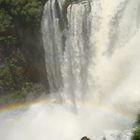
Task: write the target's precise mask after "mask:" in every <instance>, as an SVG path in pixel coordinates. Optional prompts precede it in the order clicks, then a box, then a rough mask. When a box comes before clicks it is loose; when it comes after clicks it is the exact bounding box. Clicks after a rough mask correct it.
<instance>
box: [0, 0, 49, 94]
mask: <svg viewBox="0 0 140 140" xmlns="http://www.w3.org/2000/svg"><path fill="white" fill-rule="evenodd" d="M46 1H47V0H0V7H1V8H0V21H1V22H0V95H3V94H8V93H10V94H12V93H15V94H19V96H20V95H22V93H23V92H24V91H29V90H25V89H27V88H25V87H29V85H33V84H36V83H38V84H41V80H42V79H39V78H38V77H39V76H40V73H41V72H42V71H43V72H42V73H43V74H45V70H43V69H45V68H44V60H43V59H44V58H43V47H42V46H41V41H40V37H41V34H40V25H41V18H42V12H43V7H44V4H45V2H46ZM31 58H32V59H33V60H31ZM34 61H36V63H35V62H34ZM38 67H39V68H40V69H41V70H40V69H39V68H38ZM37 76H38V77H37ZM35 77H37V78H36V79H35ZM40 77H41V76H40ZM42 77H43V76H42ZM27 85H28V86H27ZM32 87H33V86H31V88H28V89H30V91H31V90H32ZM23 89H24V90H23ZM20 93H21V94H20Z"/></svg>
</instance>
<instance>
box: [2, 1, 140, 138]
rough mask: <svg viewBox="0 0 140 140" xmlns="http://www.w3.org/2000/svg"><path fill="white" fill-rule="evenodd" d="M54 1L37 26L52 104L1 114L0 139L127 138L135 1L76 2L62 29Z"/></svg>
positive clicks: (139, 21)
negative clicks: (40, 23) (8, 117)
mask: <svg viewBox="0 0 140 140" xmlns="http://www.w3.org/2000/svg"><path fill="white" fill-rule="evenodd" d="M57 2H58V3H57V8H56V1H55V0H51V1H49V2H48V3H47V4H46V6H45V10H44V16H43V23H42V26H43V28H42V31H43V40H44V47H45V50H46V67H47V71H48V77H49V82H50V87H51V91H52V94H51V97H49V99H48V100H49V103H45V104H44V103H38V104H36V105H33V106H31V107H30V108H29V109H28V111H26V112H24V113H23V114H20V115H18V116H17V118H16V120H15V117H13V118H11V119H7V118H5V119H3V118H2V117H1V119H0V130H1V131H0V138H1V139H2V140H58V139H61V140H80V138H81V137H82V136H85V135H86V136H88V137H90V138H91V140H102V139H103V137H104V136H106V139H107V140H130V137H131V130H132V126H133V124H134V122H135V120H136V116H137V114H138V113H139V111H140V93H139V92H140V74H139V73H140V61H139V59H140V39H139V38H140V14H139V13H140V1H139V0H91V1H90V2H89V1H86V0H85V1H81V2H78V3H77V4H76V3H73V4H72V5H71V6H69V7H68V10H67V18H68V25H67V26H65V29H64V30H63V31H62V30H60V26H59V23H60V22H59V20H62V18H60V17H62V13H61V12H60V13H59V10H58V7H60V11H61V10H62V4H63V1H62V0H61V1H60V0H58V1H57ZM56 9H57V10H56ZM64 38H65V39H64ZM54 92H55V93H54Z"/></svg>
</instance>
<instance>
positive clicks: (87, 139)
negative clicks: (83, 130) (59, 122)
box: [81, 136, 90, 140]
mask: <svg viewBox="0 0 140 140" xmlns="http://www.w3.org/2000/svg"><path fill="white" fill-rule="evenodd" d="M81 140H90V139H89V138H88V137H87V136H84V137H82V139H81Z"/></svg>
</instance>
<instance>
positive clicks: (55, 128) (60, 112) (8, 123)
mask: <svg viewBox="0 0 140 140" xmlns="http://www.w3.org/2000/svg"><path fill="white" fill-rule="evenodd" d="M54 102H55V101H51V100H50V101H49V100H47V101H45V100H44V101H43V102H40V103H36V104H33V105H31V106H30V107H29V108H28V110H24V111H22V112H20V111H21V110H22V109H20V110H16V111H11V112H7V113H3V114H1V115H0V130H1V131H0V137H1V139H2V140H46V139H48V140H49V139H51V140H57V139H61V140H80V139H81V138H82V137H83V136H88V137H90V138H91V140H92V139H93V140H102V139H103V137H104V136H106V139H107V140H129V139H130V137H131V131H130V130H129V128H130V127H131V126H132V124H133V123H134V122H133V120H134V118H133V116H130V115H128V114H123V113H122V112H119V111H118V112H116V110H113V109H112V108H111V107H109V106H108V107H107V106H103V105H95V104H90V103H85V104H83V103H82V102H79V103H78V106H77V111H74V108H75V105H74V104H73V103H70V102H69V101H67V102H65V103H63V104H61V103H60V102H55V103H54ZM18 111H19V112H18ZM16 112H17V113H16ZM104 118H105V119H104ZM120 126H121V127H120ZM124 130H126V131H124Z"/></svg>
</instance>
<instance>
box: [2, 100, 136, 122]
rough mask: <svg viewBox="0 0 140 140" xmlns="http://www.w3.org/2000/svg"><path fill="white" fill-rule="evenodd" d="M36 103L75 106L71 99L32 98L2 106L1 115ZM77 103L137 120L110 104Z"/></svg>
mask: <svg viewBox="0 0 140 140" xmlns="http://www.w3.org/2000/svg"><path fill="white" fill-rule="evenodd" d="M36 104H41V105H44V106H45V105H54V106H57V105H61V104H62V105H63V106H66V105H69V106H73V105H74V104H73V103H72V102H71V101H70V100H67V101H64V102H63V103H62V102H61V101H56V100H50V99H32V100H27V101H25V102H20V103H11V104H8V105H3V106H0V115H1V114H7V113H8V114H9V113H11V112H16V111H18V110H24V109H28V108H29V107H30V106H32V105H36ZM77 105H78V106H80V107H81V108H82V107H83V108H84V107H85V106H86V108H90V109H91V110H92V109H94V108H98V109H103V110H107V111H111V112H115V113H117V114H120V115H121V116H124V117H125V118H127V119H129V120H136V115H134V114H132V113H128V112H125V111H123V110H121V109H119V108H114V107H112V106H110V105H105V104H99V103H94V104H93V103H91V102H86V103H83V102H81V101H78V102H77Z"/></svg>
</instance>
